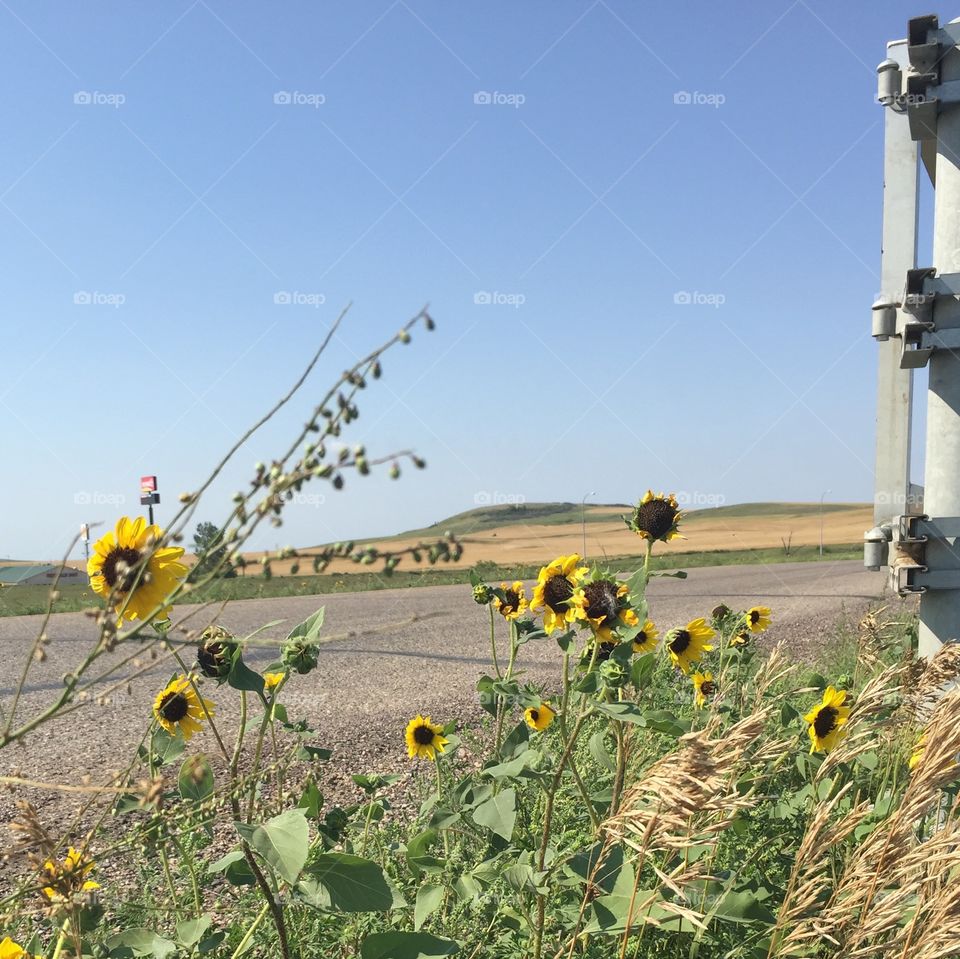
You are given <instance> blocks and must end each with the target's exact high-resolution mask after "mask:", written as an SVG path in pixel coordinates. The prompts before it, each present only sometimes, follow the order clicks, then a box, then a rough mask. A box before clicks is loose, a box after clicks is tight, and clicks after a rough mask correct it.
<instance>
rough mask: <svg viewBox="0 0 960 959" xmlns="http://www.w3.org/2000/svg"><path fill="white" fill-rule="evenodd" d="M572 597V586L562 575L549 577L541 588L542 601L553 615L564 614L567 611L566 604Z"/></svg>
mask: <svg viewBox="0 0 960 959" xmlns="http://www.w3.org/2000/svg"><path fill="white" fill-rule="evenodd" d="M572 595H573V586H572V585H571V584H570V580H568V579H567V577H566V576H564V575H563V574H562V573H557V574H556V575H555V576H551V577H550V579H548V580H547V582H546V584H545V585H544V587H543V601H544V602H545V603H546V604H547V605H548V606H549V607H550V609H552V610H553V611H554V612H555V613H565V612H566V611H567V602H568V601H569V599H570V597H571V596H572Z"/></svg>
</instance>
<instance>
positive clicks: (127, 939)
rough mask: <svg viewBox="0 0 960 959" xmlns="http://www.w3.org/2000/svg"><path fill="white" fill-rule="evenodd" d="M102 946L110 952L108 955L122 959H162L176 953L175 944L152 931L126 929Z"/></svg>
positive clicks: (110, 937)
mask: <svg viewBox="0 0 960 959" xmlns="http://www.w3.org/2000/svg"><path fill="white" fill-rule="evenodd" d="M104 945H105V946H106V947H107V948H108V949H109V950H110V955H111V956H115V957H117V959H122V957H124V956H152V957H153V959H164V957H165V956H172V955H173V954H174V953H175V952H176V951H177V947H176V944H175V943H173V942H171V941H170V940H169V939H164V938H163V936H158V935H157V934H156V933H155V932H154V931H153V930H152V929H141V928H135V929H127V930H125V931H124V932H120V933H117V934H116V935H113V936H109V937H108V938H107V940H106V941H105V942H104Z"/></svg>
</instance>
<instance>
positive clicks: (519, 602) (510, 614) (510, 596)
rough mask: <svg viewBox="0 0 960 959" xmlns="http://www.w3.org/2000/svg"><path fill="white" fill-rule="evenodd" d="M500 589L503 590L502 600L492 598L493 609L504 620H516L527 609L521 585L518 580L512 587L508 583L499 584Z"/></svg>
mask: <svg viewBox="0 0 960 959" xmlns="http://www.w3.org/2000/svg"><path fill="white" fill-rule="evenodd" d="M500 589H502V590H503V597H504V598H503V599H501V598H500V597H499V596H494V598H493V605H494V607H495V608H496V610H497V612H498V613H499V614H500V615H501V616H502V617H503V618H504V619H516V618H517V617H518V616H519V615H520V614H521V613H523V612H524V611H525V610H526V608H527V597H526V594H525V592H524V589H523V583H521V582H520V580H519V579H518V580H517V581H516V582H515V583H514V584H513V585H512V586H510V585H509V584H508V583H501V584H500Z"/></svg>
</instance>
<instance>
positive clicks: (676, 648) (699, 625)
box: [666, 616, 716, 676]
mask: <svg viewBox="0 0 960 959" xmlns="http://www.w3.org/2000/svg"><path fill="white" fill-rule="evenodd" d="M715 635H716V634H715V632H714V631H713V630H712V629H711V628H710V627H709V626H708V625H707V621H706V620H705V619H704V618H703V617H702V616H701V617H700V618H699V619H693V620H691V621H690V622H689V623H687V625H686V626H684V627H683V628H681V629H671V630H670V632H669V633H667V638H666V644H667V649H668V650H670V659H671V660H673V665H674V666H676V667H677V668H678V669H680V670H682V671H683V675H684V676H689V675H690V667H691V666H692V665H693V664H694V663H696V662H699V660H700V659H702V658H703V654H704V653H707V652H710V650H711V649H713V646H711V645H710V644H709V640H710V639H712V638H713V636H715Z"/></svg>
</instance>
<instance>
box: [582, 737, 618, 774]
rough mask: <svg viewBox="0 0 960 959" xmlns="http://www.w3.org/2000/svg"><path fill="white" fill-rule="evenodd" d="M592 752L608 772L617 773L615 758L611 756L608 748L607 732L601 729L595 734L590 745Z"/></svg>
mask: <svg viewBox="0 0 960 959" xmlns="http://www.w3.org/2000/svg"><path fill="white" fill-rule="evenodd" d="M588 748H589V750H590V755H591V756H593V758H594V759H595V760H596V761H597V762H598V763H599V764H600V765H601V766H603V768H604V769H606V770H607V772H611V773H612V772H616V769H617V766H616V763H614V761H613V757H612V756H611V755H610V750H609V749H608V748H607V730H606V729H601V730H600V731H599V732H596V733H594V734H593V735H592V736H591V737H590V742H589V744H588Z"/></svg>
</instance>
